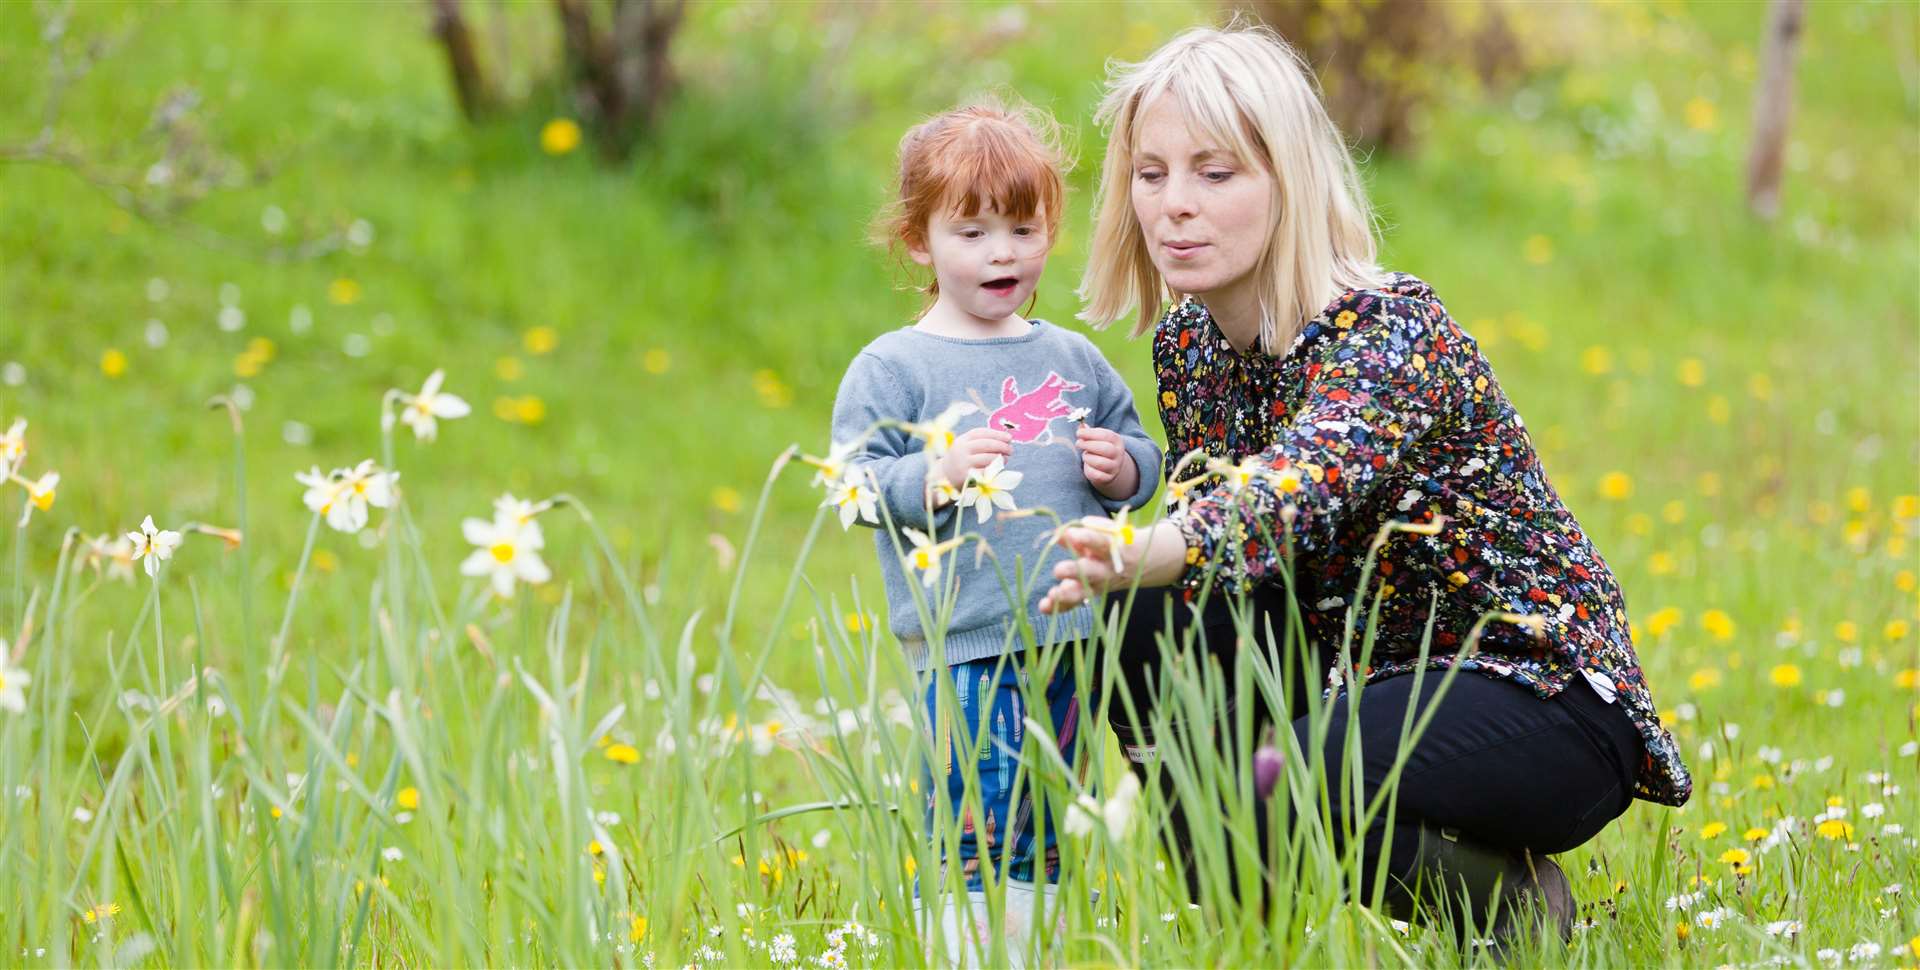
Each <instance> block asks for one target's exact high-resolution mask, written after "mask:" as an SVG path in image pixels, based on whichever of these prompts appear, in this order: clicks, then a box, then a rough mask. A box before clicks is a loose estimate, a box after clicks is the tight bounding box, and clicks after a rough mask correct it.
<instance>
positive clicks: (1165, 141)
mask: <svg viewBox="0 0 1920 970" xmlns="http://www.w3.org/2000/svg"><path fill="white" fill-rule="evenodd" d="M1135 134H1136V138H1135V142H1134V145H1135V147H1134V153H1133V180H1132V196H1133V212H1134V215H1135V216H1136V217H1137V218H1138V219H1139V220H1140V229H1141V231H1142V232H1143V233H1144V234H1145V236H1146V241H1147V250H1148V253H1149V254H1150V258H1151V259H1152V260H1153V265H1154V268H1155V269H1158V270H1159V271H1160V275H1161V276H1162V277H1164V278H1165V279H1166V281H1167V285H1168V286H1170V287H1172V288H1173V289H1174V290H1175V291H1177V292H1180V293H1191V294H1194V295H1197V296H1199V297H1200V299H1201V300H1203V301H1205V302H1206V303H1207V305H1208V307H1209V308H1210V309H1213V310H1214V311H1215V312H1216V314H1218V313H1219V312H1220V311H1221V309H1223V305H1224V306H1225V307H1230V308H1231V309H1232V310H1233V311H1235V312H1239V313H1245V312H1247V311H1249V310H1250V309H1251V308H1252V306H1253V304H1252V303H1251V302H1250V297H1251V295H1252V294H1253V293H1254V292H1255V290H1254V287H1253V286H1252V283H1253V268H1254V265H1255V264H1256V263H1258V262H1259V261H1260V257H1261V255H1262V254H1263V253H1264V252H1265V251H1266V244H1267V235H1268V232H1269V230H1270V229H1271V227H1272V225H1273V204H1274V198H1273V196H1274V192H1273V188H1274V186H1273V179H1272V177H1271V176H1269V175H1268V174H1267V172H1266V170H1265V169H1263V168H1261V167H1259V166H1257V165H1254V164H1251V163H1249V162H1247V161H1245V160H1242V159H1240V158H1237V157H1235V156H1234V155H1233V154H1232V153H1231V152H1229V151H1228V150H1227V149H1226V148H1225V147H1224V146H1220V145H1216V144H1213V143H1212V142H1211V141H1209V140H1205V139H1203V138H1201V137H1200V136H1199V135H1198V134H1196V133H1195V132H1194V131H1193V130H1192V129H1191V128H1190V127H1189V126H1188V125H1187V119H1186V116H1185V114H1183V113H1182V112H1181V110H1180V104H1179V102H1178V101H1176V100H1174V99H1173V98H1169V97H1160V98H1155V99H1154V100H1153V101H1151V102H1149V103H1148V104H1147V105H1146V106H1145V108H1144V109H1143V110H1142V111H1141V112H1140V115H1139V117H1138V119H1137V120H1136V129H1135Z"/></svg>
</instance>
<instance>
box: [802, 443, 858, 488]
mask: <svg viewBox="0 0 1920 970" xmlns="http://www.w3.org/2000/svg"><path fill="white" fill-rule="evenodd" d="M860 447H861V445H860V442H859V441H858V440H857V439H856V440H854V441H836V442H834V443H833V446H832V447H830V448H828V449H827V457H825V458H815V457H814V456H812V455H801V456H800V460H801V461H803V462H806V463H807V464H809V465H812V466H813V468H814V472H813V481H812V482H810V483H809V484H811V485H817V486H821V487H824V488H825V489H826V490H827V491H829V492H831V491H833V490H835V489H836V488H839V487H840V485H841V484H842V483H844V482H845V481H846V478H847V460H848V459H850V458H852V457H853V454H854V452H856V451H859V450H860Z"/></svg>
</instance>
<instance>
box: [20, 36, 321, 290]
mask: <svg viewBox="0 0 1920 970" xmlns="http://www.w3.org/2000/svg"><path fill="white" fill-rule="evenodd" d="M73 9H74V6H73V2H72V0H67V2H66V3H63V4H60V5H58V6H51V5H50V6H42V7H39V8H38V13H39V16H40V20H41V29H40V39H41V42H42V43H43V44H45V45H46V55H47V56H46V62H45V68H44V78H45V82H46V94H45V102H44V103H43V104H42V105H41V106H40V129H39V131H38V132H36V133H35V134H34V136H33V138H32V139H31V140H29V141H26V142H23V143H11V142H5V141H0V164H14V165H44V166H49V167H52V168H57V169H60V170H62V171H65V172H67V173H69V174H71V175H73V176H74V177H76V178H78V179H80V180H81V181H83V182H85V183H87V184H88V185H90V186H92V187H93V188H95V189H97V190H98V191H99V192H100V193H101V194H103V195H105V196H106V197H107V198H108V199H109V200H111V201H112V203H113V204H114V205H115V206H118V207H119V208H120V209H121V210H122V211H125V212H126V213H128V214H129V215H132V216H134V217H136V218H138V219H140V220H142V221H144V222H146V223H149V224H150V225H153V226H156V227H159V228H163V229H166V230H167V231H169V232H172V233H174V234H176V235H179V236H181V237H184V238H186V239H189V240H191V241H192V242H194V243H196V244H199V245H201V246H205V247H207V248H209V249H221V250H227V251H232V252H240V253H244V254H248V255H252V256H257V257H261V258H265V259H268V260H274V261H285V260H302V259H311V258H313V257H316V256H319V255H322V254H324V253H327V252H331V251H333V250H335V249H338V248H340V247H341V246H342V245H343V244H344V243H345V239H346V236H345V233H344V232H341V231H334V232H329V233H327V234H325V235H322V236H319V237H316V238H313V239H307V240H301V241H296V242H292V243H288V244H284V245H265V246H263V245H261V244H259V243H257V242H254V241H251V240H246V239H242V238H240V237H237V236H233V235H231V234H228V233H225V232H222V231H220V230H218V229H215V228H214V227H212V226H210V225H207V224H205V223H202V222H197V221H195V220H193V219H191V218H190V217H189V216H190V210H191V209H192V208H193V207H194V206H195V205H196V204H198V203H199V202H201V201H203V200H204V199H206V198H207V197H209V196H211V195H213V194H215V193H217V192H220V191H223V190H228V189H236V188H247V187H254V186H259V185H262V184H264V183H265V182H267V181H268V180H269V179H270V178H271V177H272V170H271V167H270V166H268V165H266V164H258V165H252V166H250V165H248V164H246V163H245V162H243V161H242V160H240V159H237V158H234V157H232V156H230V155H227V154H225V153H223V152H221V151H220V150H219V149H218V148H217V147H216V146H215V145H214V144H213V142H212V140H211V139H210V138H208V137H207V135H206V132H205V131H204V130H203V129H202V128H201V126H200V125H199V123H198V117H197V114H196V112H197V111H198V109H199V108H200V106H201V99H200V94H199V92H198V91H196V90H195V89H193V88H192V87H190V86H180V87H176V88H174V89H173V90H170V91H168V92H167V93H166V94H165V95H163V96H162V97H161V99H160V102H159V103H158V104H157V105H155V106H154V109H153V113H152V114H151V115H150V116H149V118H148V121H147V127H146V129H145V130H144V131H142V132H141V133H140V137H139V138H136V139H126V140H124V141H123V142H122V144H123V145H125V146H128V147H129V148H132V149H134V150H150V149H151V148H152V146H155V145H158V146H159V154H158V157H157V158H154V159H153V160H152V161H150V162H147V163H146V164H145V165H144V166H142V165H141V164H140V163H139V162H131V163H129V162H127V161H124V160H120V159H116V158H114V157H112V156H111V155H110V154H109V153H108V152H105V151H102V150H99V149H95V148H91V147H89V146H87V145H86V144H84V143H83V142H82V141H80V140H79V139H78V138H77V137H72V136H69V137H62V134H61V122H62V117H63V115H62V110H63V108H64V107H65V103H66V98H67V94H68V92H69V91H70V90H71V89H72V88H73V87H74V86H75V85H77V84H78V83H79V82H80V81H82V80H84V79H85V78H86V76H87V75H88V74H89V73H90V72H91V71H92V70H93V67H94V65H95V64H98V63H100V62H101V61H103V60H105V59H106V58H108V57H110V56H112V54H113V52H114V51H115V50H116V49H118V48H119V47H120V46H121V45H122V44H123V43H125V41H126V40H127V37H126V36H125V35H123V36H120V37H115V38H111V39H107V38H100V37H93V38H87V39H84V40H82V39H78V38H75V37H74V36H73V35H72V33H71V32H70V27H71V24H72V14H73ZM123 153H124V150H123Z"/></svg>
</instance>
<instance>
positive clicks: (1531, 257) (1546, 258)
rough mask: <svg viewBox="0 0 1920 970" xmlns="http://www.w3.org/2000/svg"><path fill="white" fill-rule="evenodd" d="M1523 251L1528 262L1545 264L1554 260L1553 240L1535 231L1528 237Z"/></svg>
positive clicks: (1538, 264)
mask: <svg viewBox="0 0 1920 970" xmlns="http://www.w3.org/2000/svg"><path fill="white" fill-rule="evenodd" d="M1522 252H1523V253H1524V255H1525V256H1526V260H1527V262H1529V263H1532V264H1533V265H1535V266H1545V265H1547V264H1548V263H1551V262H1553V240H1551V239H1548V238H1547V237H1546V236H1543V235H1540V234H1538V233H1535V234H1534V235H1531V236H1528V237H1527V244H1526V246H1525V248H1524V249H1523V250H1522Z"/></svg>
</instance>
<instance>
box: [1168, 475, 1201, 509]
mask: <svg viewBox="0 0 1920 970" xmlns="http://www.w3.org/2000/svg"><path fill="white" fill-rule="evenodd" d="M1206 480H1207V476H1205V475H1195V476H1194V477H1192V478H1184V479H1177V480H1175V481H1171V482H1168V483H1167V494H1166V506H1167V508H1169V509H1176V510H1179V511H1182V512H1184V511H1186V508H1187V503H1188V502H1191V501H1193V487H1194V486H1195V485H1199V484H1200V483H1202V482H1204V481H1206Z"/></svg>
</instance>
